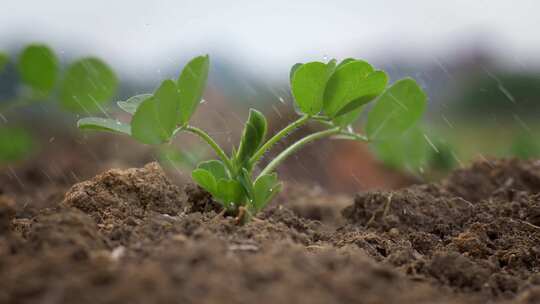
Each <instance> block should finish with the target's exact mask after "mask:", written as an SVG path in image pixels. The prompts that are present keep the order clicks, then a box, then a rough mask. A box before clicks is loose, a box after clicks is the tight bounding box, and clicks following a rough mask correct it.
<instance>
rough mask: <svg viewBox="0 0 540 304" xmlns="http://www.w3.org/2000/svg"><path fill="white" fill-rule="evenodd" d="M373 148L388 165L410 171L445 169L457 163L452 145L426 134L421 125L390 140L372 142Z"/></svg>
mask: <svg viewBox="0 0 540 304" xmlns="http://www.w3.org/2000/svg"><path fill="white" fill-rule="evenodd" d="M372 149H373V150H374V152H375V155H376V156H377V158H378V159H379V160H380V161H382V162H383V163H384V164H385V165H386V166H388V167H389V168H392V169H395V170H399V171H407V172H410V173H413V174H424V173H428V174H429V173H430V172H432V171H438V172H447V171H450V170H451V169H453V168H454V167H455V165H456V160H455V158H454V155H453V152H452V146H451V145H450V144H449V143H448V142H446V141H445V140H443V139H442V138H441V137H440V136H436V135H431V134H430V135H428V134H427V132H426V131H425V130H424V129H423V128H421V127H420V126H415V127H414V128H411V129H409V130H408V131H407V132H406V133H405V134H403V135H402V136H400V137H396V138H394V139H392V140H386V141H379V142H375V143H374V144H373V145H372Z"/></svg>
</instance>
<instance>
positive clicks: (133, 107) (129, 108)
mask: <svg viewBox="0 0 540 304" xmlns="http://www.w3.org/2000/svg"><path fill="white" fill-rule="evenodd" d="M151 97H152V94H139V95H135V96H132V97H130V98H128V100H126V101H118V102H117V103H116V104H117V105H118V106H119V107H120V109H122V110H124V111H126V112H127V113H129V114H131V115H133V114H135V112H137V108H138V107H139V106H140V105H141V103H142V102H143V101H145V100H147V99H148V98H151Z"/></svg>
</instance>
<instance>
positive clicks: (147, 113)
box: [131, 80, 180, 145]
mask: <svg viewBox="0 0 540 304" xmlns="http://www.w3.org/2000/svg"><path fill="white" fill-rule="evenodd" d="M178 100H179V92H178V88H177V87H176V84H175V83H174V81H172V80H165V81H163V82H162V83H161V86H160V87H159V88H158V89H157V90H156V92H155V93H154V96H153V97H152V98H149V99H146V100H145V101H143V102H142V103H141V104H140V106H139V107H138V109H137V111H136V112H135V115H133V119H132V120H131V134H132V136H133V137H134V138H135V139H137V140H139V141H140V142H142V143H145V144H149V145H155V144H161V143H165V142H168V141H169V140H170V139H171V136H172V135H173V132H174V130H175V129H176V123H177V118H178V113H179V111H180V109H179V107H180V104H179V103H178Z"/></svg>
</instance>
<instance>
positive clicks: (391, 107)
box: [78, 56, 426, 222]
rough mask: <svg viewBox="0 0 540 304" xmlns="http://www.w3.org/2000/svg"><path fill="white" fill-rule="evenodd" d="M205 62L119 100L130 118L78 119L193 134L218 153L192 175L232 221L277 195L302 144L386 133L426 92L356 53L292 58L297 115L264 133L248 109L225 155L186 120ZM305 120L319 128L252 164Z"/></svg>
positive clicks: (141, 135) (156, 133) (405, 123)
mask: <svg viewBox="0 0 540 304" xmlns="http://www.w3.org/2000/svg"><path fill="white" fill-rule="evenodd" d="M208 69H209V59H208V56H200V57H196V58H194V59H192V60H191V61H189V62H188V63H187V64H186V66H185V67H184V69H183V71H182V72H181V73H180V76H179V77H178V79H177V80H165V81H163V83H162V84H161V85H160V86H159V88H158V89H157V90H156V91H155V92H154V93H153V94H144V95H137V96H134V97H132V98H130V99H128V100H127V101H122V102H119V103H118V105H119V106H120V108H122V109H123V110H125V111H126V112H128V113H130V114H132V115H133V117H132V119H131V122H130V123H129V124H128V123H122V122H119V121H117V120H114V119H109V118H83V119H81V120H80V121H79V123H78V126H79V128H81V129H91V130H102V131H111V132H116V133H121V134H126V135H129V136H132V137H133V138H135V139H137V140H138V141H140V142H142V143H145V144H162V143H167V142H169V141H170V140H171V139H172V138H173V137H174V136H175V135H176V134H178V133H180V132H187V133H191V134H194V135H196V136H198V137H200V138H201V139H202V140H203V141H204V142H206V143H207V144H208V145H209V146H210V147H211V148H212V149H213V150H214V152H215V153H216V154H217V156H218V157H219V159H216V160H209V161H204V162H202V163H200V164H199V165H198V167H197V169H195V170H194V171H193V172H192V177H193V180H194V181H195V182H196V183H197V184H198V185H199V186H201V187H202V188H204V189H205V190H207V191H208V192H209V193H211V194H212V196H213V197H214V198H215V200H216V201H218V202H219V203H221V205H222V206H223V207H224V210H225V211H226V212H228V213H229V214H233V215H236V216H237V220H238V221H239V222H245V221H247V220H249V218H250V217H251V216H253V215H255V214H256V213H257V212H259V211H260V210H261V209H263V208H264V207H265V206H266V205H268V203H269V202H270V201H271V200H272V198H273V197H275V196H276V194H277V193H278V192H279V191H280V190H281V183H280V181H279V180H278V177H277V174H276V172H275V170H276V168H277V167H278V165H280V164H281V163H282V162H283V161H284V160H285V159H286V158H287V157H289V156H290V155H291V154H293V153H295V152H296V151H298V150H300V149H301V148H302V147H304V146H306V145H307V144H309V143H311V142H313V141H316V140H318V139H321V138H325V137H333V138H341V139H350V140H358V141H364V142H377V141H381V140H389V139H392V138H394V137H397V136H400V135H401V134H402V133H403V132H404V131H406V130H407V129H409V128H410V127H412V126H413V125H414V124H415V123H416V122H417V121H418V120H419V119H420V117H421V115H422V113H423V112H424V109H425V107H426V95H425V94H424V92H423V91H422V89H421V88H420V87H419V86H418V85H417V83H416V82H415V81H414V80H412V79H409V78H406V79H402V80H399V81H396V82H395V83H393V84H392V85H391V86H387V84H388V77H387V75H386V73H385V72H383V71H380V70H376V69H375V68H373V67H372V66H371V65H370V64H369V63H367V62H365V61H363V60H356V59H346V60H343V61H342V62H340V63H339V64H337V62H336V60H331V61H330V62H328V63H323V62H309V63H304V64H296V65H294V66H293V68H292V69H291V73H290V83H291V90H292V95H293V97H294V100H295V106H296V107H297V110H298V111H297V112H298V113H299V118H298V119H297V120H295V121H294V122H292V123H290V124H289V125H288V126H286V127H285V128H284V129H282V130H281V131H279V132H277V133H276V134H274V135H272V136H269V135H268V134H267V122H266V118H265V116H264V115H263V114H262V113H261V112H259V111H257V110H254V109H250V111H249V117H248V119H247V122H246V124H245V128H244V131H243V134H242V137H241V140H240V144H239V145H238V146H237V147H236V148H233V149H232V151H231V152H230V153H229V154H227V153H226V152H225V150H223V149H222V148H221V147H220V146H219V145H218V144H217V143H216V142H215V141H214V139H212V138H211V137H210V136H209V135H208V133H206V132H205V131H203V130H201V129H199V128H197V127H194V126H192V125H190V124H189V121H190V118H191V116H192V115H193V113H194V112H195V110H196V108H197V106H198V105H199V103H200V101H201V98H202V95H203V90H204V87H205V83H206V78H207V75H208ZM375 99H376V100H377V102H376V103H375V104H374V106H373V107H372V108H371V110H370V111H369V113H368V116H367V122H366V125H365V134H360V133H357V132H355V131H354V130H353V129H352V127H351V124H352V123H353V122H355V121H356V120H357V119H358V117H359V116H360V114H361V112H362V110H363V109H364V106H365V105H366V104H367V103H369V102H370V101H372V100H375ZM308 122H315V123H318V124H320V125H321V126H322V128H323V129H322V130H320V131H316V132H314V133H312V134H309V135H307V136H305V137H303V138H301V139H299V140H298V141H296V142H294V143H293V144H291V145H290V146H289V147H287V148H286V149H285V150H283V151H282V152H280V153H279V154H278V155H277V156H276V157H275V158H273V159H272V160H270V161H269V162H268V164H267V165H266V166H264V167H262V168H259V162H260V160H261V158H263V156H264V155H265V153H266V152H268V151H269V150H270V149H271V148H272V147H273V146H274V145H275V144H276V143H277V142H279V141H280V140H281V139H283V138H284V137H286V136H287V135H289V134H290V133H291V132H293V131H294V130H296V129H298V128H299V127H301V126H302V125H304V124H306V123H308Z"/></svg>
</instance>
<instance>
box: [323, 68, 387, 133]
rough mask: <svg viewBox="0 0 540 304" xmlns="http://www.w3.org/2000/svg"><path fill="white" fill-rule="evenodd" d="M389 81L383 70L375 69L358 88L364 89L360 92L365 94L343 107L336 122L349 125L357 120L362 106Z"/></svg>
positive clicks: (359, 89)
mask: <svg viewBox="0 0 540 304" xmlns="http://www.w3.org/2000/svg"><path fill="white" fill-rule="evenodd" d="M387 83H388V76H387V75H386V73H384V72H383V71H374V72H372V73H371V74H369V76H368V77H367V78H366V79H365V80H364V81H362V83H361V85H360V86H358V87H357V88H356V89H357V92H360V91H361V90H363V93H359V94H363V96H362V97H360V98H358V99H355V100H353V101H351V102H349V103H348V104H347V105H345V106H344V107H343V108H341V110H339V111H338V113H336V117H335V118H334V119H333V121H334V123H335V124H337V125H338V126H347V125H350V124H352V123H353V122H354V121H356V120H357V119H358V117H359V116H360V113H362V106H363V105H365V104H366V103H368V102H370V101H371V100H373V99H374V98H375V97H377V96H378V95H379V94H381V92H382V91H383V90H384V88H385V87H386V84H387Z"/></svg>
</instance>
